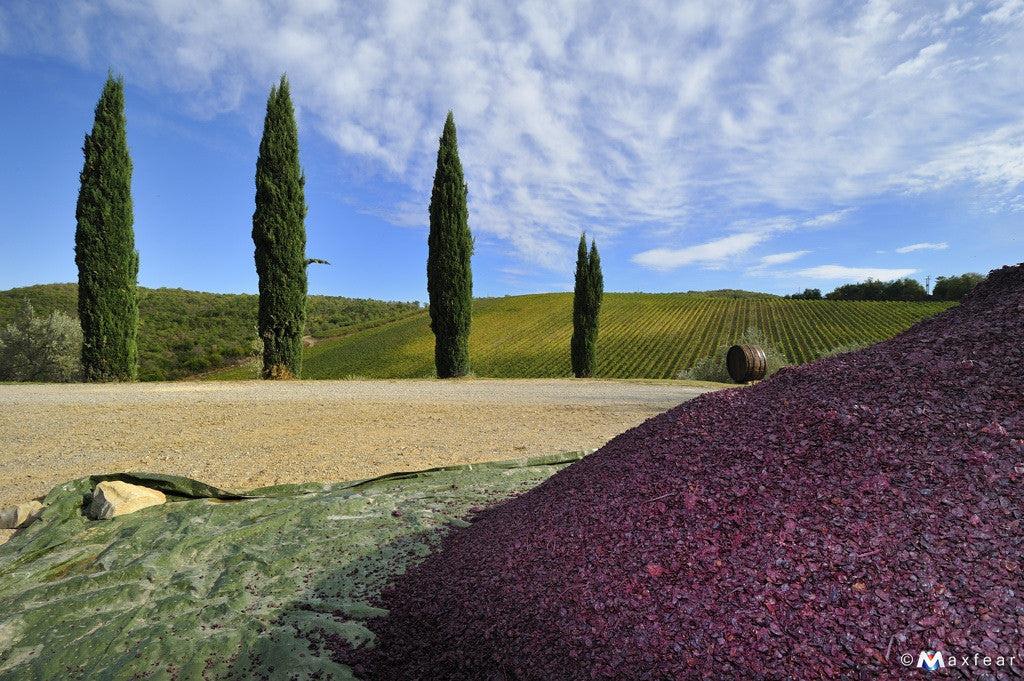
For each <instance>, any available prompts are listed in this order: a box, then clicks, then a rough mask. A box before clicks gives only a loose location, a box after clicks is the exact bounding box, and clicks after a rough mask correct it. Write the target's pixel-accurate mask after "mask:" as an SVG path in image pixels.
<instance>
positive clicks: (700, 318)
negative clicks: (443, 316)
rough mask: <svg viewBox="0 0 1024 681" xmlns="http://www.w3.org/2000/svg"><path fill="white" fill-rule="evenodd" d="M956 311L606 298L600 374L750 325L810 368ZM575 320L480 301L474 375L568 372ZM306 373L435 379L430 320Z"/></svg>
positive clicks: (628, 370) (730, 299)
mask: <svg viewBox="0 0 1024 681" xmlns="http://www.w3.org/2000/svg"><path fill="white" fill-rule="evenodd" d="M950 305H951V303H931V302H929V303H897V302H849V301H810V300H783V299H780V298H775V297H770V296H760V297H759V296H744V297H734V296H727V295H726V296H713V295H707V294H693V293H685V294H643V293H609V294H606V295H605V301H604V306H603V307H602V311H601V328H600V337H599V341H598V365H599V371H598V376H599V377H605V378H673V377H675V375H676V374H677V373H678V372H679V371H681V370H682V369H686V368H688V367H690V366H692V365H693V363H694V362H695V361H696V360H698V359H700V358H701V357H704V356H706V355H710V354H711V353H712V352H713V351H714V349H715V347H716V346H717V345H720V344H724V343H729V342H731V341H732V340H733V339H735V338H736V337H738V336H739V335H740V334H741V333H742V332H743V331H744V330H745V329H746V328H748V327H750V326H756V327H757V328H759V329H761V330H762V331H764V332H765V333H766V334H767V336H768V338H769V340H771V341H772V342H773V344H774V345H776V346H777V347H779V348H780V349H781V350H782V351H783V352H784V353H785V355H786V356H787V357H788V358H789V359H790V360H791V361H795V362H798V363H803V362H808V361H812V360H814V359H816V358H817V357H819V356H820V355H821V354H823V353H824V352H825V351H827V350H830V349H832V348H835V347H838V346H841V345H846V344H850V343H873V342H877V341H880V340H884V339H886V338H890V337H892V336H894V335H895V334H897V333H899V332H900V331H902V330H904V329H906V328H907V327H909V326H910V325H911V324H913V323H914V322H917V321H919V320H920V319H923V318H925V317H929V316H931V315H934V314H936V313H938V312H940V311H942V310H944V309H946V308H947V307H949V306H950ZM571 320H572V294H569V293H554V294H538V295H528V296H514V297H506V298H485V299H478V300H477V301H475V310H474V315H473V328H472V334H471V336H470V356H471V360H472V365H473V371H474V373H475V374H476V375H477V376H486V377H496V378H516V377H563V376H569V375H570V366H569V338H570V336H571V335H572V321H571ZM250 373H251V372H250ZM303 373H304V376H305V377H307V378H345V377H350V376H359V377H365V378H422V377H428V376H432V375H433V336H432V335H431V333H430V328H429V317H428V315H427V313H426V312H425V311H424V312H421V313H420V314H417V315H413V316H411V317H408V318H406V319H403V320H401V321H398V322H395V323H391V324H387V325H385V326H382V327H379V328H375V329H371V330H368V331H363V332H360V333H356V334H353V335H350V336H348V337H345V338H340V339H335V340H328V341H325V342H323V343H321V344H319V345H317V346H315V347H313V348H310V349H308V350H307V352H306V356H305V360H304V369H303ZM236 377H241V376H236Z"/></svg>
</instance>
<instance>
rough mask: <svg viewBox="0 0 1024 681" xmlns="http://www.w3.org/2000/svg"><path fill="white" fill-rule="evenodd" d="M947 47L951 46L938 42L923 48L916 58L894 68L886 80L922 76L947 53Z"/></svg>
mask: <svg viewBox="0 0 1024 681" xmlns="http://www.w3.org/2000/svg"><path fill="white" fill-rule="evenodd" d="M947 47H949V45H948V43H945V42H937V43H933V44H931V45H928V46H927V47H922V48H921V50H920V51H919V52H918V53H917V56H916V57H914V58H913V59H908V60H907V61H905V62H903V63H902V64H900V65H899V66H897V67H896V68H894V69H893V70H892V71H890V72H889V73H888V74H886V78H907V77H911V76H916V75H918V74H920V73H921V72H922V71H924V70H925V69H926V68H928V67H929V66H931V65H932V64H933V63H934V62H935V58H936V57H937V56H938V55H940V54H942V53H943V52H945V51H946V48H947Z"/></svg>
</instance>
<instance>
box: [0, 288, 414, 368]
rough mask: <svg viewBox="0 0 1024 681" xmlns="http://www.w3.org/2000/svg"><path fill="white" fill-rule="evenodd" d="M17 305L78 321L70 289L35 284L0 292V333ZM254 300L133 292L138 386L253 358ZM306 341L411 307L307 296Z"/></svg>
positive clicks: (359, 326) (401, 313) (162, 291)
mask: <svg viewBox="0 0 1024 681" xmlns="http://www.w3.org/2000/svg"><path fill="white" fill-rule="evenodd" d="M23 300H28V301H29V302H30V303H31V304H32V306H33V307H34V308H35V311H36V314H37V315H48V314H50V313H51V312H53V311H54V310H60V311H61V312H64V313H66V314H69V315H71V316H73V317H77V316H78V286H77V284H42V285H37V286H27V287H23V288H14V289H10V290H7V291H0V327H2V326H4V325H6V324H8V323H10V322H11V321H12V320H13V319H14V316H15V313H16V312H17V310H18V309H19V307H20V306H21V303H22V301H23ZM258 305H259V297H258V296H256V295H252V294H223V293H200V292H197V291H184V290H182V289H170V288H158V289H150V288H143V287H139V379H140V380H143V381H155V380H167V379H176V378H187V377H189V376H193V375H195V374H199V373H202V372H205V371H209V370H211V369H216V368H218V367H225V366H231V365H234V364H236V363H237V362H238V361H240V360H243V359H244V358H246V357H249V356H253V355H254V352H255V350H254V341H255V340H256V311H257V307H258ZM307 310H308V317H309V322H308V325H307V331H306V333H308V334H310V335H311V336H314V337H315V336H320V335H333V336H337V335H338V334H340V333H345V332H348V331H352V330H355V329H362V328H366V327H368V326H373V325H375V324H379V323H382V322H384V321H390V320H394V319H399V318H402V317H403V316H406V315H409V314H417V313H418V312H419V311H420V307H419V304H418V303H392V302H383V301H379V300H366V299H360V298H342V297H339V296H310V297H309V300H308V303H307Z"/></svg>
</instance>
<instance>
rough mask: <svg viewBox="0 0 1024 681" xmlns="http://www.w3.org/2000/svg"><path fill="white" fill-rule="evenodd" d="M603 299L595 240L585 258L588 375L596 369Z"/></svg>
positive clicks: (599, 262)
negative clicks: (588, 254)
mask: <svg viewBox="0 0 1024 681" xmlns="http://www.w3.org/2000/svg"><path fill="white" fill-rule="evenodd" d="M603 300H604V275H603V274H602V273H601V256H599V255H598V254H597V242H596V241H593V240H591V242H590V257H589V259H588V260H587V329H586V346H587V358H588V361H589V363H590V375H591V376H593V375H594V372H596V371H597V327H598V322H599V320H600V316H601V303H602V301H603Z"/></svg>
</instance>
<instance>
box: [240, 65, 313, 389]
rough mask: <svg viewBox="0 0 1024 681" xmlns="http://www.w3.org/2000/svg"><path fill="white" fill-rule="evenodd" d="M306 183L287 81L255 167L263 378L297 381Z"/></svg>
mask: <svg viewBox="0 0 1024 681" xmlns="http://www.w3.org/2000/svg"><path fill="white" fill-rule="evenodd" d="M305 183H306V178H305V176H304V175H303V173H302V168H301V167H300V166H299V134H298V128H297V127H296V125H295V111H294V109H293V108H292V100H291V96H290V95H289V92H288V80H287V78H286V77H285V76H281V82H280V84H279V85H277V86H275V87H272V88H271V89H270V97H269V98H268V99H267V115H266V118H265V120H264V122H263V139H262V140H261V141H260V155H259V158H258V159H257V161H256V211H255V212H254V213H253V214H252V240H253V242H255V244H256V273H257V274H258V275H259V291H260V303H259V316H258V321H257V328H258V331H259V335H260V338H261V339H262V340H263V372H262V376H263V378H293V377H295V378H297V377H298V376H300V375H301V371H302V334H303V332H304V330H305V326H306V265H307V261H306V226H305V219H306V199H305V193H304V190H303V188H304V186H305Z"/></svg>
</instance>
